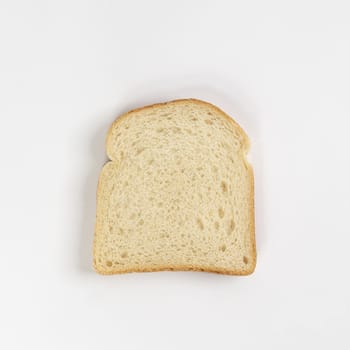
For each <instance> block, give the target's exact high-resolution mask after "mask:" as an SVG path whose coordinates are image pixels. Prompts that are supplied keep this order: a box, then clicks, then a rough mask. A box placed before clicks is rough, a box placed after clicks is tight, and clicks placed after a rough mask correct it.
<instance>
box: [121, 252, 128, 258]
mask: <svg viewBox="0 0 350 350" xmlns="http://www.w3.org/2000/svg"><path fill="white" fill-rule="evenodd" d="M120 256H121V257H122V258H123V259H125V258H127V257H128V252H126V251H125V252H123V253H121V255H120Z"/></svg>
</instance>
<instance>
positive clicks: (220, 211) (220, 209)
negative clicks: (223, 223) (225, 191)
mask: <svg viewBox="0 0 350 350" xmlns="http://www.w3.org/2000/svg"><path fill="white" fill-rule="evenodd" d="M218 213H219V218H220V219H222V218H223V217H224V216H225V212H224V209H222V208H221V207H220V208H219V210H218Z"/></svg>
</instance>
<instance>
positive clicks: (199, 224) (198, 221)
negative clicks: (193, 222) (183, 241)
mask: <svg viewBox="0 0 350 350" xmlns="http://www.w3.org/2000/svg"><path fill="white" fill-rule="evenodd" d="M197 225H198V227H199V228H200V229H201V230H204V225H203V221H202V220H201V219H200V218H197Z"/></svg>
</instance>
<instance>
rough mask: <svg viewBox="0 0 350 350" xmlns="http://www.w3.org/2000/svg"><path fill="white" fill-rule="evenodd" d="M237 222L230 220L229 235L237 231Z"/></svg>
mask: <svg viewBox="0 0 350 350" xmlns="http://www.w3.org/2000/svg"><path fill="white" fill-rule="evenodd" d="M235 226H236V225H235V221H234V220H233V219H231V220H230V224H229V228H228V231H227V233H228V234H229V235H230V234H231V233H232V232H233V231H234V230H235Z"/></svg>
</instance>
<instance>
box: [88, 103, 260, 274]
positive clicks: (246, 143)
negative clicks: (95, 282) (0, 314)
mask: <svg viewBox="0 0 350 350" xmlns="http://www.w3.org/2000/svg"><path fill="white" fill-rule="evenodd" d="M186 102H190V103H195V104H199V105H205V106H209V107H211V108H214V109H215V110H216V111H217V112H219V113H220V114H221V115H222V116H223V117H224V118H226V119H227V120H229V121H230V122H231V123H232V124H233V125H234V126H235V127H236V128H237V129H238V130H239V131H240V133H241V135H242V136H243V138H244V147H243V149H242V157H243V159H244V162H245V164H246V167H247V170H248V174H249V177H250V184H251V189H252V191H251V193H252V195H251V198H250V208H251V209H250V215H251V218H252V222H251V227H252V228H251V232H250V239H251V242H252V246H253V248H252V259H253V262H252V264H251V267H250V269H247V270H232V271H228V270H224V269H208V268H201V267H199V266H198V267H197V266H181V267H174V268H172V267H156V268H145V269H129V270H127V269H126V270H123V271H105V270H99V269H98V266H97V265H96V264H95V263H94V264H93V267H94V270H95V271H96V272H97V273H99V274H101V275H116V274H125V273H133V272H160V271H201V272H210V273H218V274H224V275H237V276H246V275H250V274H252V273H253V272H254V271H255V267H256V260H257V252H256V240H255V208H254V193H255V189H254V173H253V168H252V166H251V165H250V163H249V162H248V161H247V159H246V154H247V153H248V151H249V147H250V142H249V138H248V136H247V134H246V133H245V131H244V130H243V129H242V127H241V126H240V125H239V124H238V123H237V122H236V121H235V120H233V119H232V118H231V117H230V116H229V115H228V114H226V113H225V112H224V111H222V110H221V109H220V108H219V107H217V106H215V105H213V104H211V103H209V102H206V101H202V100H198V99H194V98H189V99H178V100H172V101H168V102H161V103H155V104H152V105H147V106H144V107H139V108H135V109H132V110H130V111H128V112H126V113H124V114H122V115H121V116H119V117H117V119H116V120H115V121H114V122H113V123H112V125H111V127H110V128H109V130H108V132H107V137H106V150H107V155H108V157H109V159H110V161H113V159H111V158H110V152H108V148H109V147H108V145H109V138H110V136H111V134H112V130H113V129H114V127H115V126H116V125H117V124H119V123H120V122H121V121H122V120H124V119H125V118H127V117H129V116H130V114H132V113H134V112H139V111H142V110H145V109H151V108H157V107H160V106H164V105H169V104H180V103H186ZM107 163H108V162H107ZM99 187H100V181H99V182H98V186H97V198H98V193H99ZM96 213H97V210H96ZM96 226H97V217H96V224H95V233H94V243H93V257H94V261H95V244H96V228H97V227H96Z"/></svg>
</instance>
